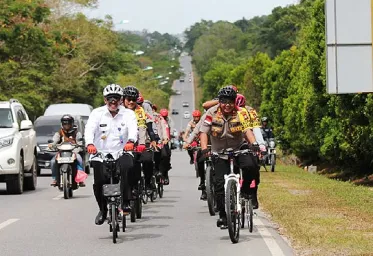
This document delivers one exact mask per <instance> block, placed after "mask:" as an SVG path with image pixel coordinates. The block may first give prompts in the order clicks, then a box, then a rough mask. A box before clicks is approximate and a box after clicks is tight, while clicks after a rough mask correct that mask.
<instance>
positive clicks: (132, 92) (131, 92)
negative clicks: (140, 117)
mask: <svg viewBox="0 0 373 256" xmlns="http://www.w3.org/2000/svg"><path fill="white" fill-rule="evenodd" d="M123 97H125V98H126V97H128V98H136V100H137V98H138V97H139V90H137V88H136V87H134V86H131V85H129V86H127V87H124V88H123Z"/></svg>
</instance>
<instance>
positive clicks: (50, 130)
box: [35, 124, 61, 137]
mask: <svg viewBox="0 0 373 256" xmlns="http://www.w3.org/2000/svg"><path fill="white" fill-rule="evenodd" d="M60 129H61V125H60V124H45V125H35V131H36V136H48V137H49V136H53V135H54V134H55V133H56V132H58V131H59V130H60Z"/></svg>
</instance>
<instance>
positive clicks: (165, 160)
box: [159, 109, 172, 185]
mask: <svg viewBox="0 0 373 256" xmlns="http://www.w3.org/2000/svg"><path fill="white" fill-rule="evenodd" d="M159 113H160V114H161V116H162V117H163V120H164V121H163V123H164V125H165V130H166V136H167V139H168V141H170V140H171V132H170V129H171V128H170V127H172V121H171V119H170V118H169V117H168V110H167V109H161V111H160V112H159ZM162 150H163V152H162V156H161V163H160V166H159V170H160V172H161V173H162V175H163V177H164V185H168V184H169V183H170V179H169V177H168V172H169V171H170V170H171V148H170V143H167V144H164V145H163V148H162Z"/></svg>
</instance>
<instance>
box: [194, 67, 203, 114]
mask: <svg viewBox="0 0 373 256" xmlns="http://www.w3.org/2000/svg"><path fill="white" fill-rule="evenodd" d="M193 80H194V85H193V86H194V106H195V108H196V109H201V110H202V106H201V101H202V97H203V90H202V88H201V87H200V86H199V84H200V78H199V76H198V74H197V71H196V68H195V66H194V65H193Z"/></svg>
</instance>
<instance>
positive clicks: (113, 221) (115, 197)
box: [91, 152, 133, 243]
mask: <svg viewBox="0 0 373 256" xmlns="http://www.w3.org/2000/svg"><path fill="white" fill-rule="evenodd" d="M122 154H129V155H131V156H133V155H132V154H131V153H130V152H122ZM122 154H121V153H119V154H118V157H117V159H118V158H119V157H120V156H121V155H122ZM95 157H98V158H100V159H102V161H103V165H104V168H105V169H106V170H108V171H109V175H110V183H109V184H105V185H103V186H102V189H103V195H104V197H105V199H106V200H107V202H108V211H109V216H108V219H107V220H108V224H109V230H110V232H112V233H113V243H116V242H117V240H116V239H117V238H118V232H119V230H120V228H119V226H120V223H121V222H122V231H123V232H125V231H126V216H125V215H123V214H121V213H120V211H119V207H120V204H121V200H122V193H121V189H120V171H119V170H118V166H117V160H116V159H114V157H113V155H112V154H110V153H108V154H106V155H104V153H101V152H98V153H97V154H95V155H94V156H93V158H92V159H94V158H95ZM92 159H91V160H92ZM116 181H118V182H117V183H115V182H116Z"/></svg>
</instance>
